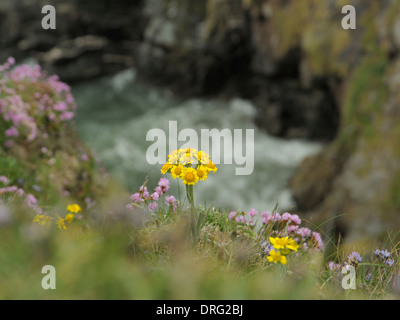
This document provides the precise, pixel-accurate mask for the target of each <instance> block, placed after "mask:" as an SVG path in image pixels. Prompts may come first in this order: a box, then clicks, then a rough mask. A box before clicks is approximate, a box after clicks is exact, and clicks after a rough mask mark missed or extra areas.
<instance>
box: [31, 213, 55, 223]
mask: <svg viewBox="0 0 400 320" xmlns="http://www.w3.org/2000/svg"><path fill="white" fill-rule="evenodd" d="M52 219H53V218H52V217H49V216H46V215H44V214H37V215H36V216H35V217H34V218H33V222H34V223H37V224H39V225H41V226H45V225H46V224H50V223H51V220H52Z"/></svg>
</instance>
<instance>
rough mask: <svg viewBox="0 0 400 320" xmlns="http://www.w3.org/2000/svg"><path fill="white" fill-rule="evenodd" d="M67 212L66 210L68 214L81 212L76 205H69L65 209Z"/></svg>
mask: <svg viewBox="0 0 400 320" xmlns="http://www.w3.org/2000/svg"><path fill="white" fill-rule="evenodd" d="M67 210H68V212H71V213H79V212H81V211H82V209H81V207H80V206H79V205H78V204H70V205H69V206H68V207H67Z"/></svg>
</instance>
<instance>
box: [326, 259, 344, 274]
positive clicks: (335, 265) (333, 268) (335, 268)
mask: <svg viewBox="0 0 400 320" xmlns="http://www.w3.org/2000/svg"><path fill="white" fill-rule="evenodd" d="M328 268H329V270H330V271H332V272H338V271H340V270H341V269H342V266H341V265H340V264H338V263H335V262H333V261H331V262H329V263H328Z"/></svg>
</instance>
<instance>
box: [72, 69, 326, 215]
mask: <svg viewBox="0 0 400 320" xmlns="http://www.w3.org/2000/svg"><path fill="white" fill-rule="evenodd" d="M73 93H74V96H75V98H76V100H77V103H78V117H77V125H78V131H79V133H80V135H81V138H82V139H83V141H85V142H86V144H88V145H89V146H90V147H91V148H93V149H94V150H95V153H96V154H97V156H98V158H99V159H100V160H101V161H102V163H103V164H104V166H105V167H106V168H107V169H108V170H109V172H110V173H112V174H113V175H114V176H115V177H116V178H117V179H119V180H120V181H121V183H124V184H126V186H127V187H128V188H129V190H130V192H132V193H134V192H137V190H138V188H139V186H140V185H141V184H142V182H143V181H144V179H145V178H146V176H147V175H148V174H149V173H150V181H149V184H148V186H149V187H150V188H153V187H154V186H155V184H156V183H157V181H158V179H159V178H160V177H161V173H160V168H161V166H159V165H153V166H151V165H149V164H148V163H147V160H146V151H147V149H148V147H149V146H150V145H151V144H152V143H153V142H148V141H146V135H147V132H148V131H149V130H151V129H153V128H160V129H163V130H165V132H166V133H168V124H169V121H177V122H178V130H182V129H185V128H192V129H195V130H196V131H198V132H200V130H201V129H213V128H216V129H218V130H222V129H225V128H228V129H231V130H233V129H254V130H255V141H254V142H255V166H254V172H253V174H251V175H249V176H236V175H235V168H236V167H237V165H235V164H233V165H219V166H218V172H217V173H216V174H213V175H210V178H209V179H208V180H206V181H205V182H202V183H199V184H197V185H196V187H195V197H196V200H197V201H200V202H201V203H204V202H207V204H213V205H216V206H220V207H228V208H231V209H235V210H237V209H242V210H246V211H247V210H249V209H251V208H256V209H258V210H272V209H273V208H274V207H275V205H276V204H277V203H278V204H279V207H280V208H289V207H290V206H292V205H293V200H292V198H291V194H290V191H289V190H288V188H287V181H288V179H289V178H290V177H291V175H292V174H293V172H294V170H295V169H296V167H297V166H298V165H299V163H300V162H301V161H302V160H303V159H304V157H306V156H308V155H311V154H315V153H316V152H318V151H319V150H320V148H321V145H320V144H317V143H310V142H305V141H297V140H294V141H293V140H292V141H286V140H282V139H278V138H274V137H270V136H268V135H267V134H266V133H265V132H263V131H262V130H259V129H257V128H256V127H255V126H254V122H253V119H254V116H255V110H254V107H253V106H252V105H251V103H249V102H247V101H244V100H241V99H232V100H231V101H228V102H226V101H220V100H203V99H189V100H185V101H182V100H180V99H177V98H176V97H174V96H173V94H171V93H170V92H169V91H166V90H160V89H155V88H149V87H147V86H144V85H142V84H140V83H138V82H137V81H135V72H134V71H133V70H128V71H124V72H121V73H119V74H117V75H116V76H114V77H110V78H104V79H100V80H96V81H92V82H88V83H84V84H80V85H77V86H75V87H73ZM244 141H245V140H244ZM244 150H245V149H244ZM172 185H173V189H172V193H173V194H176V193H177V192H178V189H177V182H173V183H172ZM183 190H184V188H183V187H180V191H181V193H182V194H183Z"/></svg>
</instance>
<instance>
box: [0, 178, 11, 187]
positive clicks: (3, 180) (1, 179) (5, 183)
mask: <svg viewBox="0 0 400 320" xmlns="http://www.w3.org/2000/svg"><path fill="white" fill-rule="evenodd" d="M0 182H1V183H3V184H4V185H7V184H8V183H9V182H10V180H8V178H7V177H4V176H0Z"/></svg>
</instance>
